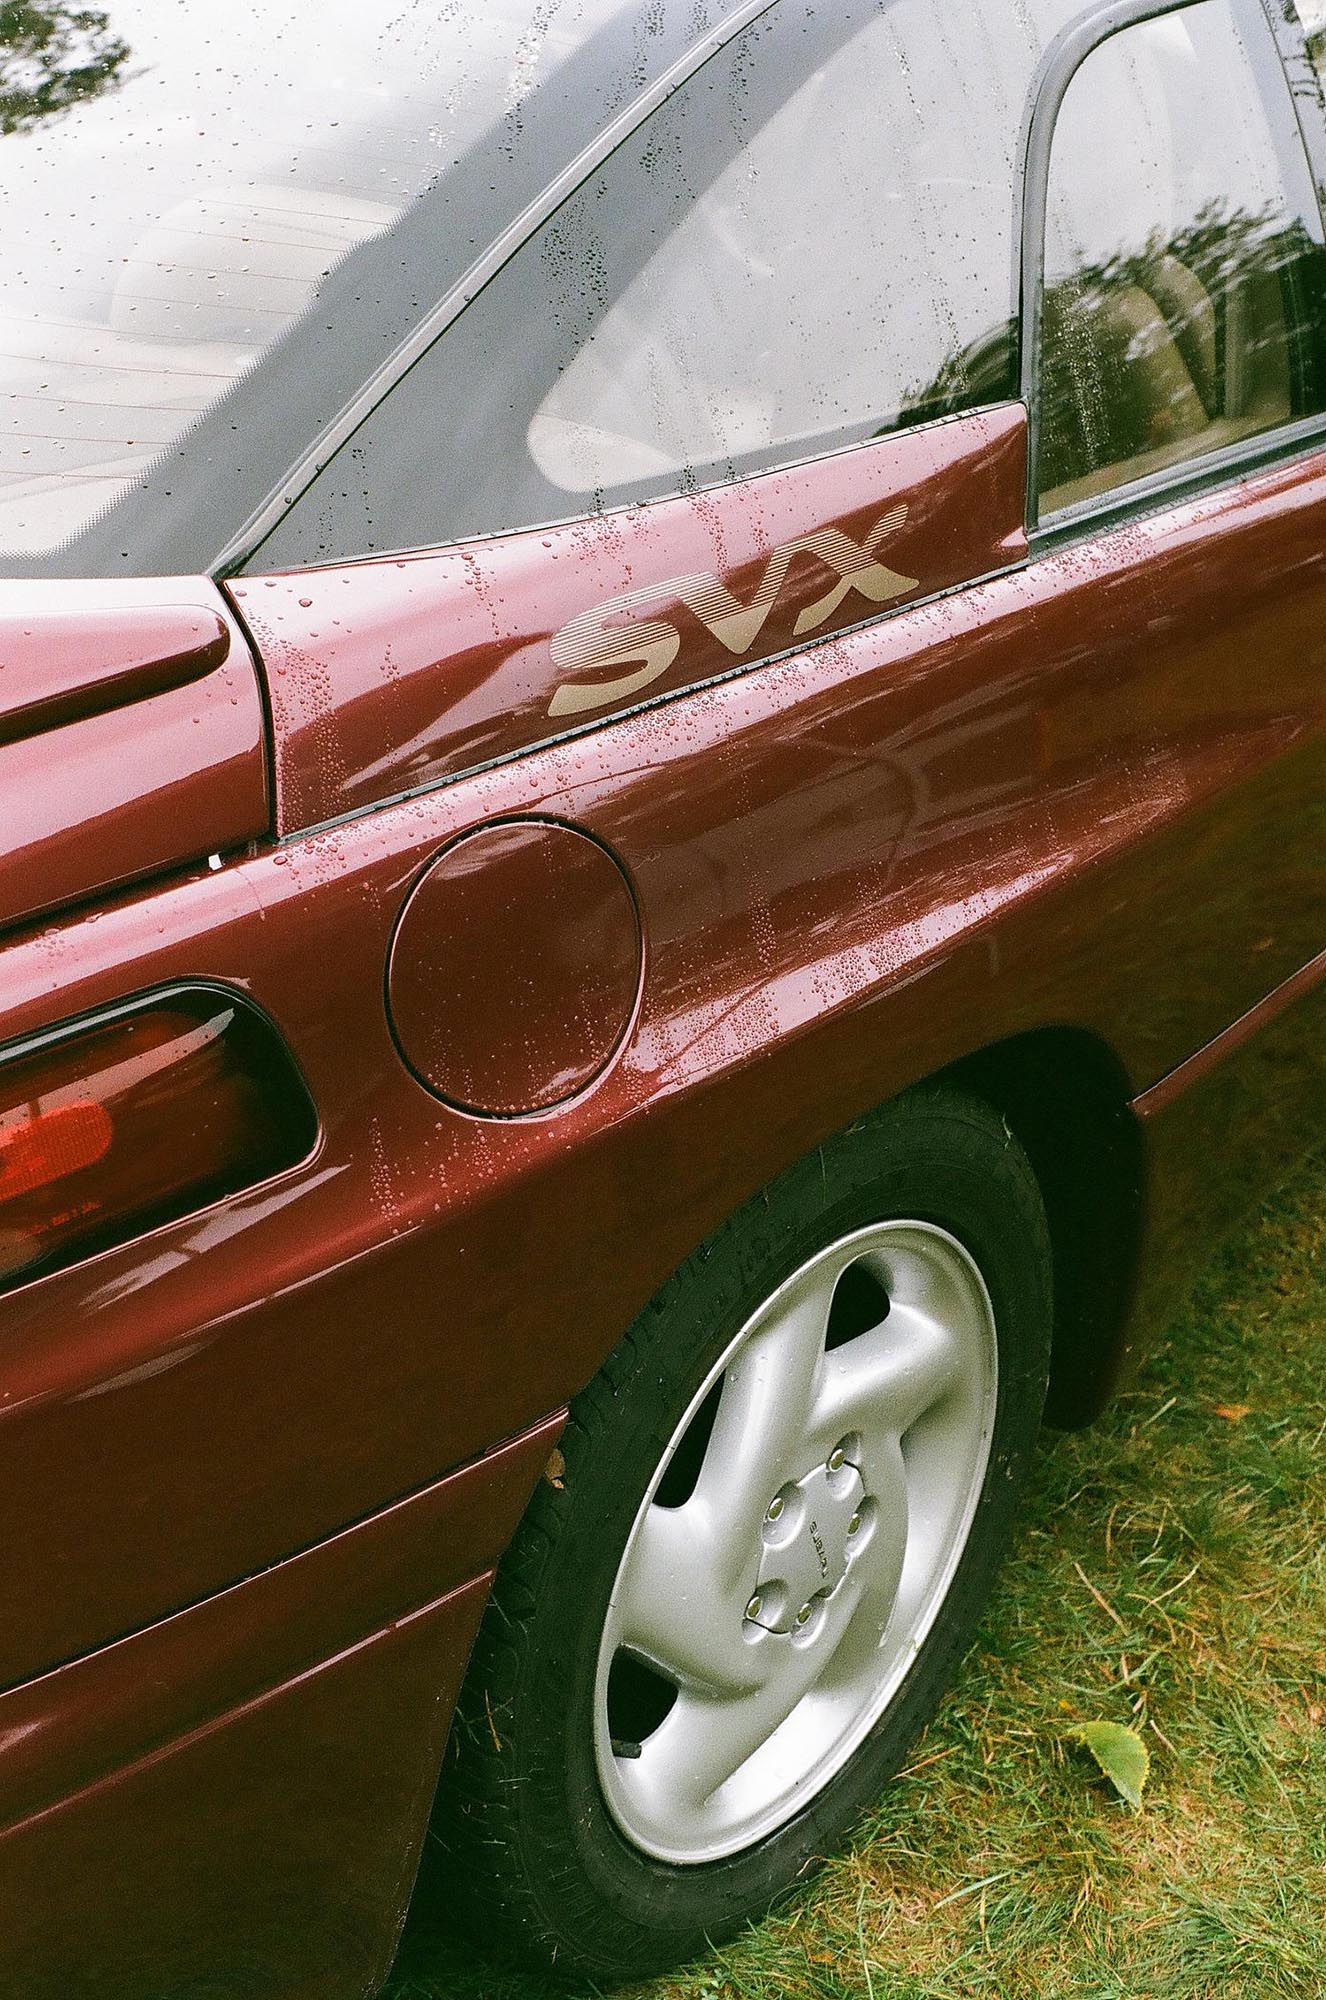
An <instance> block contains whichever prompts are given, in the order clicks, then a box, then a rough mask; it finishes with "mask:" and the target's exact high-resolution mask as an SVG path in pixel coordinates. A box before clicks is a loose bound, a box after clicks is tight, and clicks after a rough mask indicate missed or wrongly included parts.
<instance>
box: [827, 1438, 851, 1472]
mask: <svg viewBox="0 0 1326 2000" xmlns="http://www.w3.org/2000/svg"><path fill="white" fill-rule="evenodd" d="M846 1463H847V1453H846V1452H845V1451H844V1450H843V1448H842V1446H841V1445H840V1444H836V1445H835V1446H834V1448H833V1450H832V1451H831V1452H830V1453H829V1470H830V1472H839V1471H841V1469H842V1467H843V1466H844V1465H846Z"/></svg>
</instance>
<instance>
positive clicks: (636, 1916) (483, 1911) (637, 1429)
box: [436, 1086, 1051, 1984]
mask: <svg viewBox="0 0 1326 2000" xmlns="http://www.w3.org/2000/svg"><path fill="white" fill-rule="evenodd" d="M890 1217H907V1218H910V1219H912V1220H915V1221H918V1222H928V1223H932V1224H936V1225H938V1226H939V1227H940V1228H942V1229H944V1230H946V1231H947V1232H948V1233H949V1234H950V1235H951V1236H953V1237H955V1238H956V1239H957V1240H958V1242H959V1243H961V1244H962V1245H963V1246H964V1248H965V1249H966V1250H967V1251H968V1252H969V1254H970V1256H971V1257H972V1258H973V1259H974V1260H975V1262H976V1265H977V1266H978V1268H979V1271H980V1273H981V1276H982V1277H983V1278H984V1281H985V1285H986V1288H987V1290H988V1293H989V1296H990V1302H991V1304H992V1306H993V1308H994V1319H995V1329H996V1336H997V1343H998V1356H999V1365H998V1395H997V1404H996V1410H995V1417H994V1429H993V1442H992V1445H991V1450H990V1457H989V1461H988V1468H987V1471H986V1474H985V1479H984V1485H983V1487H982V1490H981V1493H980V1498H979V1501H978V1503H977V1507H976V1513H975V1516H974V1519H973V1522H972V1526H971V1529H970V1533H969V1536H968V1539H967V1542H966V1546H965V1549H964V1551H963V1553H962V1556H961V1558H960V1560H959V1562H958V1566H957V1569H956V1571H955V1573H954V1575H953V1579H952V1582H951V1584H950V1586H949V1588H948V1591H947V1594H946V1596H945V1598H944V1600H943V1604H942V1607H941V1609H940V1611H939V1614H938V1616H937V1618H936V1620H935V1623H934V1625H933V1626H932V1628H931V1629H930V1631H929V1634H928V1636H927V1637H926V1638H925V1639H924V1641H923V1643H922V1645H921V1649H920V1652H919V1654H918V1655H917V1658H916V1660H915V1664H914V1666H913V1667H912V1668H911V1670H910V1672H909V1673H908V1674H907V1677H906V1679H905V1680H904V1681H903V1683H902V1685H901V1687H900V1688H899V1690H898V1692H897V1694H896V1695H895V1696H894V1698H893V1700H892V1701H891V1702H890V1704H889V1706H888V1707H887V1708H886V1709H885V1711H884V1713H883V1715H882V1716H881V1717H880V1718H879V1720H878V1722H877V1723H876V1724H875V1725H874V1727H873V1729H872V1730H871V1732H870V1734H869V1735H868V1736H867V1737H866V1739H865V1741H864V1742H863V1743H862V1744H861V1745H860V1747H859V1748H858V1749H857V1750H856V1751H855V1753H854V1754H853V1755H852V1756H851V1758H850V1760H849V1761H848V1762H847V1763H846V1764H845V1766H844V1767H843V1768H841V1769H840V1770H839V1771H838V1772H837V1775H836V1776H834V1777H832V1778H831V1779H830V1781H829V1782H828V1783H827V1785H825V1786H824V1788H823V1789H821V1790H820V1792H819V1793H818V1795H817V1796H814V1797H810V1798H807V1799H806V1800H805V1801H804V1803H801V1804H799V1806H798V1807H797V1809H795V1810H794V1811H793V1812H792V1813H791V1814H790V1815H789V1817H788V1818H787V1819H786V1820H785V1822H784V1823H783V1824H782V1825H781V1826H779V1827H778V1828H777V1830H776V1831H775V1832H773V1833H772V1834H770V1835H769V1836H768V1837H767V1838H764V1839H762V1840H761V1841H760V1842H759V1843H758V1844H757V1845H755V1846H753V1847H750V1848H748V1849H746V1850H745V1851H743V1852H740V1853H736V1854H732V1855H729V1856H728V1857H727V1858H725V1859H721V1860H717V1861H713V1862H704V1863H699V1864H695V1865H690V1866H678V1865H674V1864H671V1863H668V1862H663V1861H659V1860H657V1859H654V1858H652V1857H651V1856H649V1855H647V1854H646V1853H644V1852H642V1851H641V1850H640V1849H639V1848H637V1847H635V1846H633V1845H632V1844H631V1843H630V1842H629V1841H628V1840H626V1839H625V1838H624V1837H623V1835H622V1833H621V1832H620V1831H619V1829H618V1826H617V1824H616V1822H615V1820H614V1818H613V1817H612V1815H611V1813H610V1812H609V1810H608V1809H607V1806H606V1805H605V1801H604V1797H603V1793H602V1791H601V1788H600V1785H599V1781H598V1776H597V1770H596V1765H595V1759H594V1752H593V1741H592V1702H593V1690H594V1677H595V1667H596V1659H597V1651H598V1646H599V1640H600V1635H601V1631H602V1627H603V1620H604V1616H605V1608H606V1606H607V1603H608V1600H609V1596H610V1593H611V1591H612V1587H613V1584H614V1580H615V1577H616V1573H617V1569H618V1564H619V1562H620V1559H621V1556H622V1552H623V1549H624V1547H625V1545H626V1541H627V1538H628V1536H629V1534H630V1531H631V1527H632V1523H633V1521H634V1519H635V1516H636V1512H637V1509H638V1508H639V1506H640V1504H641V1501H642V1498H643V1496H644V1494H645V1492H646V1490H647V1488H648V1486H649V1482H650V1480H651V1479H652V1477H653V1475H654V1473H655V1472H656V1470H657V1467H658V1465H659V1462H660V1458H661V1456H662V1454H663V1453H664V1452H665V1450H666V1448H667V1446H668V1443H669V1440H670V1439H671V1438H672V1436H673V1432H674V1429H675V1427H676V1425H677V1424H678V1422H679V1421H680V1419H681V1417H682V1415H683V1413H684V1412H685V1411H686V1410H687V1408H688V1407H689V1405H690V1401H691V1399H692V1397H693V1396H694V1395H695V1394H696V1392H697V1389H698V1387H699V1386H700V1385H701V1384H703V1383H704V1381H705V1379H706V1376H707V1374H708V1372H709V1370H710V1369H711V1368H712V1367H713V1366H714V1365H715V1363H716V1361H717V1360H718V1359H719V1358H720V1357H721V1356H722V1355H723V1354H724V1353H725V1351H726V1349H727V1346H728V1344H729V1343H730V1342H731V1341H732V1340H733V1339H734V1337H735V1336H736V1334H737V1333H738V1332H739V1331H740V1329H741V1328H742V1327H743V1326H744V1325H745V1323H746V1321H747V1319H748V1318H749V1316H750V1314H751V1313H752V1312H753V1311H754V1310H755V1309H756V1308H757V1307H758V1306H759V1304H760V1303H761V1301H763V1300H764V1299H767V1298H768V1297H769V1296H770V1294H771V1293H772V1292H773V1291H774V1290H775V1289H776V1288H777V1287H778V1285H779V1284H780V1283H782V1282H783V1280H784V1279H785V1278H786V1277H787V1276H788V1275H789V1274H790V1273H791V1272H793V1271H795V1270H797V1269H798V1268H799V1267H800V1266H801V1265H802V1264H803V1263H804V1262H805V1261H806V1260H807V1258H809V1257H810V1256H812V1255H813V1254H814V1253H815V1252H816V1251H817V1250H818V1249H820V1248H821V1247H822V1246H824V1245H825V1244H827V1243H831V1242H835V1241H836V1240H838V1239H839V1238H840V1237H842V1236H844V1235H846V1234H848V1233H849V1232H851V1231H852V1230H854V1229H856V1228H859V1227H862V1226H864V1225H866V1224H871V1223H875V1222H879V1221H882V1220H885V1219H887V1218H890ZM1050 1270H1051V1257H1050V1244H1049V1238H1048V1233H1047V1229H1046V1222H1045V1213H1044V1209H1043V1207H1042V1203H1041V1199H1040V1194H1039V1190H1038V1187H1037V1184H1036V1180H1035V1177H1034V1175H1033V1173H1032V1170H1031V1168H1030V1166H1029V1165H1028V1162H1027V1159H1026V1157H1025V1155H1024V1154H1023V1152H1022V1149H1021V1147H1020V1146H1019V1145H1018V1144H1017V1142H1016V1141H1015V1140H1014V1139H1013V1137H1012V1136H1011V1134H1010V1133H1009V1131H1008V1130H1007V1128H1006V1127H1005V1125H1004V1124H1003V1122H1002V1120H1001V1119H1000V1118H999V1117H998V1116H997V1114H996V1113H994V1112H993V1111H992V1110H991V1109H990V1107H989V1106H988V1105H986V1104H984V1103H982V1102H981V1101H979V1100H977V1099H974V1098H970V1097H967V1096H965V1095H963V1094H960V1093H958V1092H957V1091H954V1090H951V1089H948V1088H944V1087H940V1086H930V1087H924V1088H921V1089H918V1090H916V1091H913V1092H911V1093H909V1094H907V1095H906V1096H904V1097H902V1098H899V1099H898V1100H896V1101H895V1102H894V1103H892V1104H890V1105H889V1106H887V1107H886V1108H885V1109H883V1110H882V1111H880V1112H878V1113H876V1114H873V1115H872V1116H870V1117H868V1118H864V1119H862V1120H861V1121H860V1122H858V1123H857V1124H856V1125H854V1126H852V1127H851V1128H850V1129H849V1130H847V1131H846V1132H844V1133H842V1134H840V1135H839V1136H838V1137H837V1138H836V1139H834V1140H833V1141H832V1142H830V1143H829V1144H827V1145H826V1146H825V1147H823V1148H822V1149H821V1150H819V1151H817V1152H816V1153H814V1154H813V1155H811V1156H809V1157H808V1158H806V1159H804V1160H802V1161H800V1162H799V1163H798V1164H797V1165H795V1166H794V1167H792V1168H790V1169H789V1170H788V1171H787V1172H785V1173H784V1174H782V1175H780V1177H779V1178H778V1179H777V1180H776V1181H774V1182H773V1183H771V1184H770V1186H769V1187H767V1188H766V1189H764V1190H763V1191H762V1192H761V1193H760V1194H759V1195H757V1196H756V1197H755V1198H754V1199H753V1200H752V1201H750V1202H748V1203H747V1204H746V1206H745V1207H744V1208H742V1209H741V1210H739V1211H738V1212H737V1213H736V1214H735V1215H733V1216H732V1217H731V1218H730V1219H729V1220H728V1221H727V1222H726V1223H725V1224H723V1226H722V1227H721V1228H720V1229H718V1230H717V1231H716V1232H715V1233H714V1235H713V1236H712V1237H710V1238H709V1240H708V1241H707V1242H706V1243H704V1244H703V1245H702V1246H701V1247H700V1248H699V1249H698V1250H697V1251H696V1252H695V1253H694V1255H693V1256H692V1257H690V1258H689V1259H688V1260H687V1262H686V1263H685V1264H684V1265H683V1266H682V1267H681V1268H680V1269H679V1270H678V1271H677V1272H676V1273H675V1274H674V1275H673V1277H672V1278H671V1279H670V1280H669V1281H668V1283H667V1284H666V1285H665V1286H664V1287H663V1289H662V1290H661V1291H660V1292H659V1293H658V1294H657V1296H656V1297H655V1298H654V1300H653V1301H652V1302H651V1304H650V1305H649V1306H648V1307H647V1308H646V1310H645V1311H644V1313H642V1315H641V1316H640V1318H639V1320H638V1321H637V1322H636V1324H635V1325H634V1326H633V1327H632V1328H631V1330H630V1332H629V1333H628V1334H627V1335H626V1336H625V1338H624V1339H623V1340H622V1341H621V1342H620V1344H619V1345H618V1347H617V1348H616V1349H615V1350H614V1352H613V1353H612V1355H611V1356H610V1357H609V1358H608V1360H607V1361H606V1362H605V1363H604V1365H603V1367H602V1369H601V1370H600V1371H599V1373H598V1375H597V1376H596V1377H595V1378H594V1380H593V1381H592V1382H591V1383H590V1384H589V1386H588V1387H587V1388H586V1389H585V1390H584V1392H583V1394H581V1395H580V1396H578V1397H577V1398H576V1400H575V1402H574V1404H573V1405H572V1410H571V1417H570V1421H569V1423H568V1425H567V1428H566V1431H565V1434H564V1438H563V1442H562V1446H561V1449H562V1454H563V1457H564V1460H565V1473H564V1477H563V1483H562V1485H561V1488H560V1489H558V1488H556V1487H554V1486H553V1485H552V1484H550V1483H548V1482H543V1483H541V1485H540V1487H539V1490H538V1492H537V1493H536V1495H535V1497H534V1500H533V1501H532V1503H531V1505H530V1508H529V1511H528V1513H527V1515H526V1518H525V1521H524V1523H523V1524H522V1526H521V1528H520V1530H519V1532H518V1534H517V1535H516V1538H515V1540H514V1542H513V1543H512V1545H511V1548H510V1550H509V1551H508V1553H507V1556H506V1558H505V1560H504V1562H503V1563H502V1566H501V1569H500V1571H499V1574H498V1579H497V1582H496V1585H495V1588H494V1591H493V1596H492V1601H491V1604H490V1606H489V1609H488V1612H487V1615H486V1617H485V1620H484V1624H483V1627H482V1630H481V1633H480V1636H479V1639H478V1642H477V1644H476V1648H475V1653H474V1658H473V1661H472V1663H471V1667H470V1671H469V1675H468V1679H467V1682H466V1686H465V1690H464V1693H463V1696H462V1699H461V1703H460V1707H459V1710H458V1713H457V1718H456V1723H455V1726H454V1729H453V1732H452V1740H451V1746H450V1749H449V1753H448V1760H447V1766H446V1769H445V1772H444V1777H443V1784H442V1790H441V1793H440V1796H439V1809H438V1816H437V1823H436V1831H437V1834H438V1837H439V1839H440V1841H441V1843H442V1846H443V1848H444V1849H445V1850H446V1867H447V1872H448V1876H449V1886H450V1891H451V1894H450V1896H449V1898H448V1901H450V1902H453V1903H454V1905H455V1906H456V1907H457V1908H458V1909H459V1910H461V1911H463V1912H464V1922H465V1924H466V1928H467V1929H469V1930H470V1931H471V1933H472V1934H473V1935H474V1936H475V1937H476V1938H477V1940H478V1941H479V1942H481V1943H483V1944H485V1945H487V1946H488V1947H489V1948H491V1947H492V1946H493V1945H494V1944H496V1945H497V1946H498V1948H499V1949H500V1950H501V1951H502V1952H503V1953H504V1954H507V1955H512V1954H514V1955H515V1956H517V1957H519V1958H522V1959H524V1960H525V1961H527V1962H535V1963H539V1964H542V1965H544V1966H548V1965H554V1966H555V1967H557V1968H558V1969H559V1970H560V1971H562V1972H564V1973H566V1974H568V1975H571V1974H574V1975H577V1976H581V1977H585V1976H588V1977H590V1978H592V1979H594V1980H597V1981H599V1982H601V1983H609V1984H611V1983H613V1982H620V1981H623V1980H625V1979H627V1978H630V1977H637V1976H643V1975H646V1974H648V1973H651V1972H655V1971H658V1970H661V1969H664V1968H666V1967H669V1966H673V1965H676V1964H678V1963H680V1962H683V1961H684V1960H686V1959H687V1958H689V1957H692V1956H694V1955H696V1954H698V1953H701V1952H704V1951H705V1950H706V1949H707V1948H708V1947H709V1946H710V1945H711V1944H713V1943H715V1942H717V1941H718V1940H720V1939H721V1938H722V1937H724V1936H725V1935H729V1934H730V1933H731V1932H732V1931H733V1930H735V1929H736V1928H738V1927H739V1926H740V1925H741V1924H742V1923H743V1922H744V1921H745V1920H747V1919H749V1918H751V1917H758V1916H760V1915H762V1914H763V1913H764V1912H766V1911H767V1910H768V1909H769V1908H770V1907H771V1905H773V1904H774V1903H775V1902H776V1901H777V1900H778V1899H779V1898H780V1897H781V1896H782V1895H784V1894H785V1893H786V1892H787V1891H788V1890H789V1889H790V1888H791V1887H793V1886H794V1885H796V1884H797V1883H799V1882H800V1881H802V1880H803V1879H804V1878H805V1877H806V1876H807V1874H808V1873H809V1872H811V1871H812V1870H813V1869H814V1868H815V1866H816V1865H817V1863H818V1862H819V1860H820V1859H821V1858H822V1857H823V1855H824V1854H825V1853H826V1851H829V1850H831V1849H832V1848H833V1847H834V1846H835V1845H836V1844H837V1843H839V1842H840V1841H841V1839H842V1837H843V1835H844V1833H845V1832H846V1830H847V1829H848V1828H849V1827H850V1825H851V1823H852V1821H853V1820H854V1819H855V1818H856V1816H857V1815H858V1814H859V1813H860V1811H861V1810H862V1808H863V1807H865V1806H866V1805H867V1804H869V1803H870V1802H871V1801H873V1800H875V1799H877V1797H878V1795H879V1793H880V1791H881V1790H882V1788H883V1786H884V1785H885V1783H886V1781H887V1779H888V1778H889V1777H890V1776H891V1775H892V1774H893V1773H894V1772H895V1771H896V1770H897V1768H898V1766H899V1764H900V1763H901V1762H902V1760H903V1758H904V1757H905V1756H906V1753H907V1751H908V1749H909V1747H910V1745H911V1744H912V1743H913V1741H914V1740H915V1738H916V1736H917V1735H918V1733H919V1732H920V1730H921V1729H922V1728H923V1727H924V1726H925V1724H926V1722H927V1721H928V1720H929V1719H930V1717H931V1715H932V1714H933V1712H934V1710H935V1708H936V1706H937V1704H938V1702H939V1700H940V1697H941V1695H942V1694H943V1692H944V1689H945V1687H946V1686H947V1684H948V1682H949V1680H950V1678H951V1676H952V1674H953V1671H954V1668H955V1666H956V1664H957V1662H958V1661H959V1660H960V1658H961V1657H962V1654H963V1653H964V1651H965V1650H966V1648H967V1646H968V1644H969V1643H970V1640H971V1637H972V1634H973V1632H974V1629H975V1627H976V1624H977V1621H978V1618H979V1616H980V1613H981V1610H982V1607H983V1606H984V1604H985V1601H986V1598H987V1596H988V1593H989V1590H990V1587H991V1583H992V1581H993V1578H994V1575H995V1572H996V1569H997V1567H998V1564H999V1562H1000V1559H1001V1557H1002V1555H1003V1552H1004V1549H1005V1545H1006V1542H1007V1539H1008V1535H1009V1530H1010V1526H1011V1523H1012V1519H1013V1514H1014V1509H1015V1503H1016V1499H1017V1495H1018V1492H1019V1489H1020V1487H1021V1484H1022V1481H1023V1478H1024V1475H1025V1472H1026V1469H1027V1465H1028V1461H1029V1457H1030V1454H1031V1451H1032V1448H1033V1445H1034V1442H1035V1438H1036V1434H1037V1430H1038V1427H1039V1423H1040V1414H1041V1407H1042V1403H1043V1400H1044V1394H1045V1385H1046V1376H1047V1371H1048V1358H1049V1345H1050V1332H1051V1296H1050Z"/></svg>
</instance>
